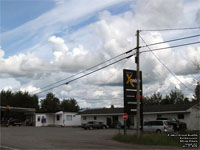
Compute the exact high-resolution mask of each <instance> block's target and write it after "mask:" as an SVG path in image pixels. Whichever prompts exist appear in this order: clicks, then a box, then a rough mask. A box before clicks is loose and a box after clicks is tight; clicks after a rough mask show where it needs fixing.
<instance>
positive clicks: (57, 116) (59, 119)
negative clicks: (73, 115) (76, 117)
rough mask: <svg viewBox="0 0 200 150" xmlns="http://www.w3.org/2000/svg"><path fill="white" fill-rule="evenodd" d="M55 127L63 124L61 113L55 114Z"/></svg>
mask: <svg viewBox="0 0 200 150" xmlns="http://www.w3.org/2000/svg"><path fill="white" fill-rule="evenodd" d="M54 120H55V125H57V126H63V125H64V122H63V111H59V112H57V113H55V118H54Z"/></svg>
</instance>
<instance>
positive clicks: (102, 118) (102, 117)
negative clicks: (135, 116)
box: [81, 115, 124, 125]
mask: <svg viewBox="0 0 200 150" xmlns="http://www.w3.org/2000/svg"><path fill="white" fill-rule="evenodd" d="M115 116H118V121H119V122H120V123H121V125H124V120H123V116H122V115H115ZM95 117H96V119H95ZM107 118H110V120H111V123H113V115H88V116H86V115H82V116H81V123H82V124H84V123H87V122H88V121H94V120H96V121H101V122H103V123H105V124H108V122H107Z"/></svg>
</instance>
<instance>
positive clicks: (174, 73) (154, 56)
mask: <svg viewBox="0 0 200 150" xmlns="http://www.w3.org/2000/svg"><path fill="white" fill-rule="evenodd" d="M140 38H141V39H142V41H143V42H144V43H145V44H146V46H147V43H146V42H145V41H144V39H143V38H142V37H141V36H140ZM147 47H148V49H149V51H150V52H151V53H152V54H153V55H154V57H156V58H157V60H158V61H159V62H160V63H161V64H162V65H163V66H164V67H165V68H166V69H167V70H168V72H169V73H171V74H172V75H173V76H174V77H175V78H176V79H177V80H178V81H179V82H180V83H181V84H183V85H184V86H185V87H186V88H188V89H189V90H191V91H193V90H192V89H191V88H189V87H188V86H187V85H185V84H184V83H183V82H182V81H181V80H180V79H179V78H178V77H177V76H176V74H175V73H173V72H172V71H171V70H170V69H169V68H168V67H167V66H166V65H165V64H164V63H163V62H162V61H161V60H160V58H159V57H158V56H157V55H156V54H155V53H154V52H153V50H151V49H150V47H149V46H147Z"/></svg>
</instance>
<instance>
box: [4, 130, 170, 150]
mask: <svg viewBox="0 0 200 150" xmlns="http://www.w3.org/2000/svg"><path fill="white" fill-rule="evenodd" d="M118 132H119V131H118V130H114V129H104V130H103V129H99V130H83V129H81V128H64V127H9V128H6V127H2V128H1V149H2V150H21V149H25V150H27V149H28V150H31V149H33V150H45V149H52V150H57V149H63V150H64V149H120V150H121V149H122V150H123V149H154V150H155V149H171V147H158V146H151V147H149V146H142V145H131V144H124V143H119V142H116V141H113V140H112V137H113V135H115V134H117V133H118ZM130 132H132V133H134V132H135V131H133V130H132V131H128V133H130ZM121 133H123V131H122V130H121Z"/></svg>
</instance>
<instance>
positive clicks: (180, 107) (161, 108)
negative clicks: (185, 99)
mask: <svg viewBox="0 0 200 150" xmlns="http://www.w3.org/2000/svg"><path fill="white" fill-rule="evenodd" d="M194 105H195V104H170V105H146V106H144V109H143V110H144V112H166V111H186V110H187V109H189V108H191V107H192V106H194Z"/></svg>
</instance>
